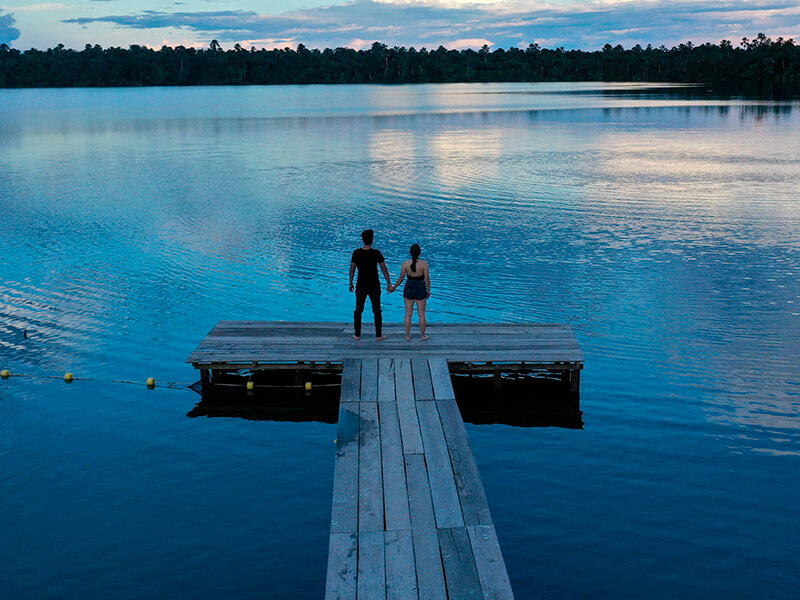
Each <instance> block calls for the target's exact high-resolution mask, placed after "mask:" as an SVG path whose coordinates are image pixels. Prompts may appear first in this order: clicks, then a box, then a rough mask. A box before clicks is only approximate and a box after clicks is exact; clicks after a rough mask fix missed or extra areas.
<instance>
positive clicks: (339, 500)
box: [331, 402, 360, 533]
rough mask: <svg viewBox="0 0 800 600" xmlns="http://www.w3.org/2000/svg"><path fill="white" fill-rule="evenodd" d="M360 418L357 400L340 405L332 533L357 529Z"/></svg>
mask: <svg viewBox="0 0 800 600" xmlns="http://www.w3.org/2000/svg"><path fill="white" fill-rule="evenodd" d="M359 421H360V417H359V404H358V403H357V402H341V403H340V404H339V429H338V433H337V436H336V463H335V466H334V474H333V509H332V511H331V533H355V532H357V531H358V503H359V498H358V479H359V461H358V450H359V448H358V446H359V444H358V431H359Z"/></svg>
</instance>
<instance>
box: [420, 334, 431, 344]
mask: <svg viewBox="0 0 800 600" xmlns="http://www.w3.org/2000/svg"><path fill="white" fill-rule="evenodd" d="M429 339H431V336H429V335H423V336H422V341H423V342H424V341H426V340H429Z"/></svg>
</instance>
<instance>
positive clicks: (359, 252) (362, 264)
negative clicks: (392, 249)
mask: <svg viewBox="0 0 800 600" xmlns="http://www.w3.org/2000/svg"><path fill="white" fill-rule="evenodd" d="M350 260H352V261H353V262H354V263H355V264H356V268H357V269H358V279H357V281H356V287H359V288H362V289H363V288H371V287H380V279H379V278H378V265H379V264H381V263H382V262H384V261H385V260H386V259H385V258H383V254H381V251H380V250H375V248H370V249H369V250H364V249H363V248H357V249H356V250H354V251H353V258H351V259H350Z"/></svg>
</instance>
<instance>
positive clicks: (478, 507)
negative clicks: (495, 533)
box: [436, 400, 492, 525]
mask: <svg viewBox="0 0 800 600" xmlns="http://www.w3.org/2000/svg"><path fill="white" fill-rule="evenodd" d="M436 405H437V407H438V409H439V416H440V418H441V421H442V429H443V431H444V437H445V441H446V443H447V449H448V451H449V453H450V462H451V464H452V465H453V476H454V478H455V482H456V489H457V490H458V497H459V499H460V500H461V511H462V513H463V515H464V523H465V524H466V525H490V524H491V523H492V517H491V515H490V513H489V504H488V502H487V501H486V492H485V491H484V489H483V483H482V482H481V474H480V472H479V471H478V465H477V463H476V462H475V456H474V455H473V453H472V448H471V446H470V443H469V438H468V437H467V430H466V429H465V427H464V421H463V420H462V418H461V412H460V411H459V410H458V405H457V404H456V401H455V400H438V401H437V402H436Z"/></svg>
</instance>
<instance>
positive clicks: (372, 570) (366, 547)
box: [358, 531, 386, 600]
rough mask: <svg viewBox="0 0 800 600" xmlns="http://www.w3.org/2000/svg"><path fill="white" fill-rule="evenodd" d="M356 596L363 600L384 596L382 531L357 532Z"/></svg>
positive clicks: (384, 576)
mask: <svg viewBox="0 0 800 600" xmlns="http://www.w3.org/2000/svg"><path fill="white" fill-rule="evenodd" d="M358 597H359V598H361V599H363V600H373V599H374V600H385V598H386V554H385V550H384V540H383V531H363V532H361V533H359V534H358Z"/></svg>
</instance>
